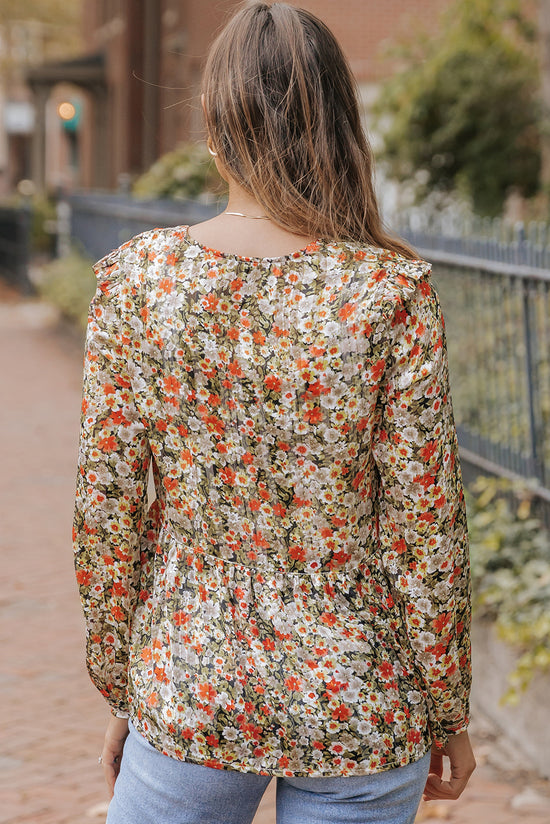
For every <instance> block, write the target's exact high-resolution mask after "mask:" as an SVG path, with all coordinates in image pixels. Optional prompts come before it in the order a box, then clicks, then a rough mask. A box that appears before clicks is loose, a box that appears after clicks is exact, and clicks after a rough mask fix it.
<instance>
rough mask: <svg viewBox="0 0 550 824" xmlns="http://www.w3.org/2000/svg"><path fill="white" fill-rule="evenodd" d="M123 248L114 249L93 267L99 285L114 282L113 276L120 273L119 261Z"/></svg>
mask: <svg viewBox="0 0 550 824" xmlns="http://www.w3.org/2000/svg"><path fill="white" fill-rule="evenodd" d="M121 248H122V247H120V246H119V248H118V249H113V250H112V251H111V252H109V254H107V255H105V257H102V258H101V260H98V261H96V263H94V264H93V265H92V269H93V270H94V273H95V276H96V278H97V281H98V285H100V284H102V283H107V282H109V281H111V280H112V278H113V275H115V274H117V273H118V272H119V261H120V252H121Z"/></svg>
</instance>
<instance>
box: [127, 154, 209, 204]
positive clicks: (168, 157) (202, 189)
mask: <svg viewBox="0 0 550 824" xmlns="http://www.w3.org/2000/svg"><path fill="white" fill-rule="evenodd" d="M224 192H225V183H224V181H223V180H222V179H221V177H220V176H219V174H218V170H217V169H216V165H215V163H214V162H213V160H212V158H211V156H210V155H209V154H208V150H207V149H206V147H205V146H204V145H203V144H200V143H184V144H182V145H181V146H179V147H178V148H177V149H174V151H172V152H168V153H167V154H165V155H163V156H162V157H161V158H160V159H159V160H157V161H156V163H154V164H153V165H152V166H151V168H150V169H149V170H148V171H147V172H145V174H143V175H141V177H139V178H138V179H137V180H136V182H135V183H134V187H133V193H134V195H136V197H143V198H171V199H174V200H186V199H187V198H202V199H204V200H207V201H208V200H212V201H214V200H216V198H217V197H219V196H221V195H222V194H223V193H224Z"/></svg>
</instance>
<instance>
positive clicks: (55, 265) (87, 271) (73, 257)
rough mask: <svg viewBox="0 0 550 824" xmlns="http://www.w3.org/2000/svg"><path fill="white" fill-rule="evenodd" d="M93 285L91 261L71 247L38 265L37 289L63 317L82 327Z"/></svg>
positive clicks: (84, 323) (94, 284)
mask: <svg viewBox="0 0 550 824" xmlns="http://www.w3.org/2000/svg"><path fill="white" fill-rule="evenodd" d="M95 286H96V279H95V275H94V273H93V270H92V266H91V261H89V260H88V259H87V258H84V257H82V255H80V254H78V253H77V252H76V251H72V252H71V254H70V255H67V256H66V257H62V258H58V259H57V260H52V261H51V263H47V264H46V265H45V266H43V267H42V270H41V277H40V282H39V283H38V291H39V293H40V294H41V295H42V297H43V298H45V300H47V301H49V303H52V304H53V305H54V306H56V307H57V308H58V309H59V311H60V313H61V315H62V316H63V317H64V318H66V319H67V320H69V321H70V322H71V323H74V324H75V325H76V326H78V328H79V329H81V330H84V329H85V328H86V321H87V318H88V307H89V305H90V301H91V299H92V297H93V295H94V292H95Z"/></svg>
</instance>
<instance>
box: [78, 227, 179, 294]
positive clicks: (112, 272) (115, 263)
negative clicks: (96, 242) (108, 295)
mask: <svg viewBox="0 0 550 824" xmlns="http://www.w3.org/2000/svg"><path fill="white" fill-rule="evenodd" d="M166 231H167V230H166V229H148V230H147V231H145V232H142V233H141V234H139V235H136V236H135V237H133V238H131V239H130V240H128V241H126V243H123V244H122V246H119V247H118V248H117V249H113V250H112V251H111V252H109V253H108V254H107V255H105V257H102V258H101V259H100V260H98V261H97V262H96V263H94V264H93V265H92V269H93V270H94V273H95V276H96V278H97V285H98V287H99V288H101V289H103V290H104V291H110V290H111V288H112V287H113V286H116V285H119V284H120V283H122V282H123V280H124V278H125V276H127V275H131V273H132V272H133V273H134V274H135V270H136V267H137V268H139V267H140V266H141V265H142V264H143V262H144V260H146V259H147V255H143V254H140V250H143V249H148V243H149V241H150V239H151V238H154V237H156V236H158V233H159V232H166Z"/></svg>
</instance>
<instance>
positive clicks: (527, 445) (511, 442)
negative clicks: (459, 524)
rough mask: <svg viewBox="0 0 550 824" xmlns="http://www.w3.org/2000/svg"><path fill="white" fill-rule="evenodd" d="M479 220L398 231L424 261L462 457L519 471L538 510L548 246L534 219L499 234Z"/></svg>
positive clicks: (544, 475)
mask: <svg viewBox="0 0 550 824" xmlns="http://www.w3.org/2000/svg"><path fill="white" fill-rule="evenodd" d="M487 228H492V229H493V231H492V234H491V233H490V232H488V231H487ZM485 229H486V231H485V233H483V231H482V230H483V225H482V226H481V227H479V228H478V233H477V236H476V234H475V232H474V231H472V233H471V235H470V236H460V234H458V233H456V234H455V235H454V236H449V235H444V234H440V233H436V232H434V231H430V230H429V229H426V228H422V229H420V230H416V231H414V230H412V229H411V228H410V227H405V228H404V230H403V229H402V232H401V233H402V234H403V235H404V236H405V237H406V238H407V240H409V242H410V243H412V244H413V245H414V246H415V248H416V249H417V250H418V252H419V254H420V255H421V256H422V257H424V258H426V259H427V260H429V261H431V262H432V263H433V267H434V283H435V286H436V289H437V291H438V293H439V295H440V298H441V302H442V306H443V311H444V314H445V318H446V326H447V338H448V346H449V361H450V372H451V384H452V390H453V400H454V406H455V416H456V421H457V428H458V434H459V443H460V447H461V453H462V457H463V460H466V461H468V463H470V464H473V465H474V466H476V467H477V468H478V469H480V470H481V471H486V472H491V473H492V474H497V475H502V476H509V477H511V478H518V477H520V478H523V479H526V480H527V481H529V482H530V485H531V487H532V489H533V491H534V492H535V494H536V495H537V496H538V497H539V498H540V499H541V500H542V501H544V502H545V504H546V506H545V508H546V509H547V510H548V509H549V507H550V247H546V245H545V244H546V237H545V235H544V233H543V231H542V226H539V225H538V224H537V225H535V226H534V227H533V226H531V227H528V228H527V229H526V228H525V227H523V226H521V225H520V226H516V227H515V228H513V229H511V230H509V236H508V238H503V237H502V235H503V233H504V227H503V225H501V224H499V222H497V223H496V225H495V223H494V222H491V224H488V223H487V222H486V223H485ZM535 229H536V231H535ZM497 230H498V234H497ZM543 241H544V243H543ZM549 241H550V238H549Z"/></svg>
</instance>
